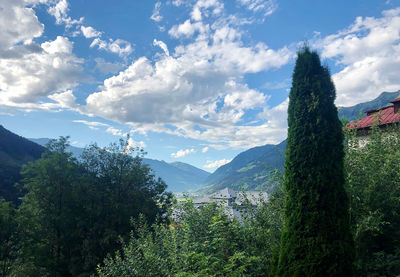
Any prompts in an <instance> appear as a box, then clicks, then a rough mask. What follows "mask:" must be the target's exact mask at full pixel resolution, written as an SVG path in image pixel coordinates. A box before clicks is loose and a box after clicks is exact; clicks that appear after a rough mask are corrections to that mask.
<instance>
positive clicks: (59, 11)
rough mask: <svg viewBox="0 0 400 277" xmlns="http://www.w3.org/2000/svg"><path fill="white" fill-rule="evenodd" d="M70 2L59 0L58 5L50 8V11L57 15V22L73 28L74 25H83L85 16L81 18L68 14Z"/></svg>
mask: <svg viewBox="0 0 400 277" xmlns="http://www.w3.org/2000/svg"><path fill="white" fill-rule="evenodd" d="M68 6H69V4H68V1H67V0H59V1H58V2H57V4H56V5H54V6H51V7H49V8H48V10H47V11H48V13H49V14H50V15H52V16H54V17H55V19H56V23H57V24H65V25H66V27H67V28H71V27H72V26H74V25H81V24H82V22H83V17H81V18H80V19H79V20H77V19H72V18H71V17H69V16H68V11H69V7H68Z"/></svg>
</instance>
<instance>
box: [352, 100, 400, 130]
mask: <svg viewBox="0 0 400 277" xmlns="http://www.w3.org/2000/svg"><path fill="white" fill-rule="evenodd" d="M398 101H400V97H399V98H397V99H395V100H393V101H392V103H394V102H398ZM365 113H366V114H367V116H366V117H364V118H362V119H360V120H358V121H355V122H350V123H349V125H347V126H348V128H351V129H353V128H356V129H362V128H369V127H371V126H372V125H373V124H374V123H375V124H376V123H377V122H378V123H379V125H386V124H392V123H397V122H399V119H400V117H399V114H398V113H395V112H394V106H387V107H383V108H379V109H374V110H369V111H365Z"/></svg>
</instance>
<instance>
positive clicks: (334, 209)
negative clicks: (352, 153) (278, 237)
mask: <svg viewBox="0 0 400 277" xmlns="http://www.w3.org/2000/svg"><path fill="white" fill-rule="evenodd" d="M334 100H335V87H334V85H333V82H332V80H331V77H330V74H329V71H328V69H327V68H325V67H323V66H321V62H320V59H319V56H318V54H317V53H316V52H311V51H310V50H309V49H308V48H307V47H305V48H303V49H302V50H300V51H299V53H298V57H297V60H296V66H295V69H294V73H293V81H292V88H291V91H290V95H289V108H288V127H289V129H288V139H287V149H286V162H285V182H284V190H285V192H286V194H287V195H286V200H285V225H284V229H283V232H282V241H281V248H280V255H279V262H278V266H277V269H276V276H288V277H289V276H290V277H292V276H310V277H311V276H327V275H328V276H351V275H352V261H353V254H352V252H353V246H352V237H351V234H350V229H349V216H348V199H347V195H346V192H345V189H344V174H343V157H344V152H343V134H342V125H341V123H340V121H339V118H338V112H337V109H336V106H335V105H334Z"/></svg>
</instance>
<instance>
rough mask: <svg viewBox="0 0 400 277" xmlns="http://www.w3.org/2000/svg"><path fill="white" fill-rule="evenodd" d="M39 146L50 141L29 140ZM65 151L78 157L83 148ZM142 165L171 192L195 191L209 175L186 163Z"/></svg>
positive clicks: (69, 148)
mask: <svg viewBox="0 0 400 277" xmlns="http://www.w3.org/2000/svg"><path fill="white" fill-rule="evenodd" d="M30 140H32V141H34V142H36V143H38V144H40V145H43V146H45V145H46V144H47V143H48V142H49V140H50V139H48V138H39V139H30ZM67 151H70V152H71V153H72V154H74V156H75V157H79V156H80V155H81V154H82V152H83V148H79V147H75V146H69V147H68V148H67ZM143 163H144V164H147V165H148V166H149V167H150V168H151V169H152V170H153V173H154V175H155V176H156V177H157V178H158V177H160V178H161V179H163V180H164V182H165V183H166V184H167V185H168V188H167V190H168V191H172V192H185V191H186V192H188V191H191V190H194V189H196V188H197V187H198V186H200V185H203V184H204V183H205V179H206V178H207V177H208V176H209V175H210V173H209V172H207V171H204V170H201V169H199V168H197V167H194V166H192V165H190V164H187V163H181V162H173V163H166V162H164V161H159V160H153V159H148V158H143Z"/></svg>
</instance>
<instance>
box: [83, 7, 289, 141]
mask: <svg viewBox="0 0 400 277" xmlns="http://www.w3.org/2000/svg"><path fill="white" fill-rule="evenodd" d="M218 3H219V2H218V1H210V2H207V1H198V2H196V4H195V5H194V6H193V7H196V5H197V7H200V10H201V12H202V17H204V16H205V15H210V16H211V15H213V14H214V13H219V12H220V11H219V10H218V9H220V8H222V7H223V6H219V5H218ZM193 9H194V8H193ZM191 16H192V15H191ZM188 20H191V19H188ZM215 20H216V23H215V24H212V25H210V26H208V27H205V26H206V25H207V24H205V23H204V22H203V21H196V22H195V23H193V24H198V26H202V27H201V28H200V27H199V31H198V32H197V33H196V35H195V38H194V40H193V41H191V42H189V43H186V44H183V43H182V44H180V45H178V46H177V47H176V48H175V49H174V50H173V52H172V51H171V53H169V51H168V48H167V46H166V45H165V43H163V42H162V41H159V40H157V39H155V40H154V42H153V44H154V45H156V46H159V47H160V48H162V49H163V51H164V52H165V53H166V55H160V56H158V59H157V60H155V61H151V60H149V59H147V58H146V57H140V58H138V59H136V60H134V61H133V62H132V64H131V65H130V66H129V67H128V68H127V69H125V70H124V71H121V72H120V73H119V74H118V75H116V76H113V77H111V78H108V79H106V80H105V81H104V84H103V85H102V86H101V87H100V89H99V91H97V92H94V93H92V94H91V95H89V96H88V98H87V99H86V106H82V107H81V108H80V109H81V112H83V113H88V114H95V115H98V116H101V117H104V118H107V119H111V120H115V121H118V122H121V123H128V124H130V125H131V126H132V127H133V129H134V130H141V131H142V132H146V131H153V132H163V133H169V134H174V135H179V136H184V137H190V138H195V139H202V140H205V141H209V142H210V143H213V144H219V143H221V142H226V141H229V143H228V144H229V146H232V147H249V146H254V145H257V144H265V143H268V142H279V141H277V140H278V138H277V136H276V132H277V130H273V131H268V130H262V128H264V127H265V126H264V125H262V124H261V125H259V126H260V127H257V126H246V122H244V121H243V116H244V115H245V114H246V113H247V112H252V111H253V112H254V111H255V110H256V109H261V108H262V107H264V106H266V104H267V99H268V97H267V96H266V95H265V94H264V93H262V92H260V91H258V90H256V89H252V88H249V87H248V86H247V84H245V83H244V82H243V77H244V75H245V74H247V73H257V72H261V71H266V70H270V69H275V68H280V67H281V66H283V65H285V64H286V63H288V62H289V60H290V59H291V58H292V57H293V53H292V52H291V51H290V50H289V49H288V48H286V47H283V48H281V49H277V50H275V49H271V48H269V47H268V46H267V45H265V44H264V43H258V44H255V45H246V44H245V43H244V42H243V40H242V38H241V31H240V30H238V29H237V28H236V27H235V26H236V25H235V26H233V25H231V23H230V22H229V20H224V19H223V18H222V19H221V17H220V16H215ZM185 22H186V21H185ZM191 24H192V23H191ZM172 29H174V27H173V28H172ZM178 29H179V27H178ZM171 36H172V37H174V35H173V34H171ZM268 132H269V133H268ZM249 134H252V135H255V136H254V137H252V136H250V137H251V138H250V139H249ZM268 135H274V136H273V137H272V136H270V137H269V136H268ZM280 137H281V136H279V138H280Z"/></svg>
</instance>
